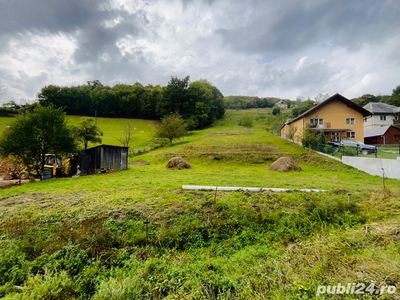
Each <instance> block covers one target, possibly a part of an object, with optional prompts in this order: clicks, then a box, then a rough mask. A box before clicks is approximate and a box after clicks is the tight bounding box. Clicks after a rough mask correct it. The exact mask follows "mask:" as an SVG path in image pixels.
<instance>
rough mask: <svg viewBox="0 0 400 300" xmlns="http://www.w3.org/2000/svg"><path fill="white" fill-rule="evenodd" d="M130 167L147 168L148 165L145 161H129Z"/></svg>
mask: <svg viewBox="0 0 400 300" xmlns="http://www.w3.org/2000/svg"><path fill="white" fill-rule="evenodd" d="M129 164H130V165H131V166H148V165H150V164H149V163H148V162H147V161H145V160H135V161H131V162H130V163H129Z"/></svg>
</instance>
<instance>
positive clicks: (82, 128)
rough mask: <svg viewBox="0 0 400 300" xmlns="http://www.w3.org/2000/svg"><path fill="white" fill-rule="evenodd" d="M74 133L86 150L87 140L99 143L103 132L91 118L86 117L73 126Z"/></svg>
mask: <svg viewBox="0 0 400 300" xmlns="http://www.w3.org/2000/svg"><path fill="white" fill-rule="evenodd" d="M75 135H76V137H77V138H78V140H79V141H80V142H82V143H83V144H84V146H85V150H86V149H87V146H88V143H89V142H91V143H101V136H103V133H102V132H101V130H100V129H99V127H97V126H96V125H95V124H94V121H93V119H86V120H85V121H83V122H81V123H80V124H79V126H78V127H76V128H75Z"/></svg>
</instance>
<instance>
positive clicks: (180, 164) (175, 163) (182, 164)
mask: <svg viewBox="0 0 400 300" xmlns="http://www.w3.org/2000/svg"><path fill="white" fill-rule="evenodd" d="M165 168H166V169H167V170H183V169H191V168H192V167H191V166H190V165H189V164H188V163H187V162H186V161H185V160H184V159H183V158H181V157H173V158H171V159H170V160H169V162H168V163H167V166H166V167H165Z"/></svg>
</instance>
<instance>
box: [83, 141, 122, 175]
mask: <svg viewBox="0 0 400 300" xmlns="http://www.w3.org/2000/svg"><path fill="white" fill-rule="evenodd" d="M128 149H129V148H128V147H120V146H111V145H100V146H96V147H93V148H89V149H86V150H84V151H83V152H82V154H81V155H80V158H79V167H80V170H81V175H89V174H96V173H100V172H101V170H102V168H110V169H114V170H115V171H119V170H123V169H126V168H128Z"/></svg>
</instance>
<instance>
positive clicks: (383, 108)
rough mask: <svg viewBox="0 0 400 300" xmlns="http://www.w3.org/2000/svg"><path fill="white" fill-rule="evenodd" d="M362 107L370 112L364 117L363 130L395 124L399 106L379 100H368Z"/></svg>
mask: <svg viewBox="0 0 400 300" xmlns="http://www.w3.org/2000/svg"><path fill="white" fill-rule="evenodd" d="M364 109H366V110H368V111H369V112H371V114H372V115H371V116H369V117H366V118H364V130H367V129H372V128H377V127H382V126H388V125H393V124H396V121H397V120H398V116H397V114H398V113H399V108H398V107H396V106H394V105H390V104H386V103H381V102H370V103H368V104H367V105H365V106H364Z"/></svg>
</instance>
